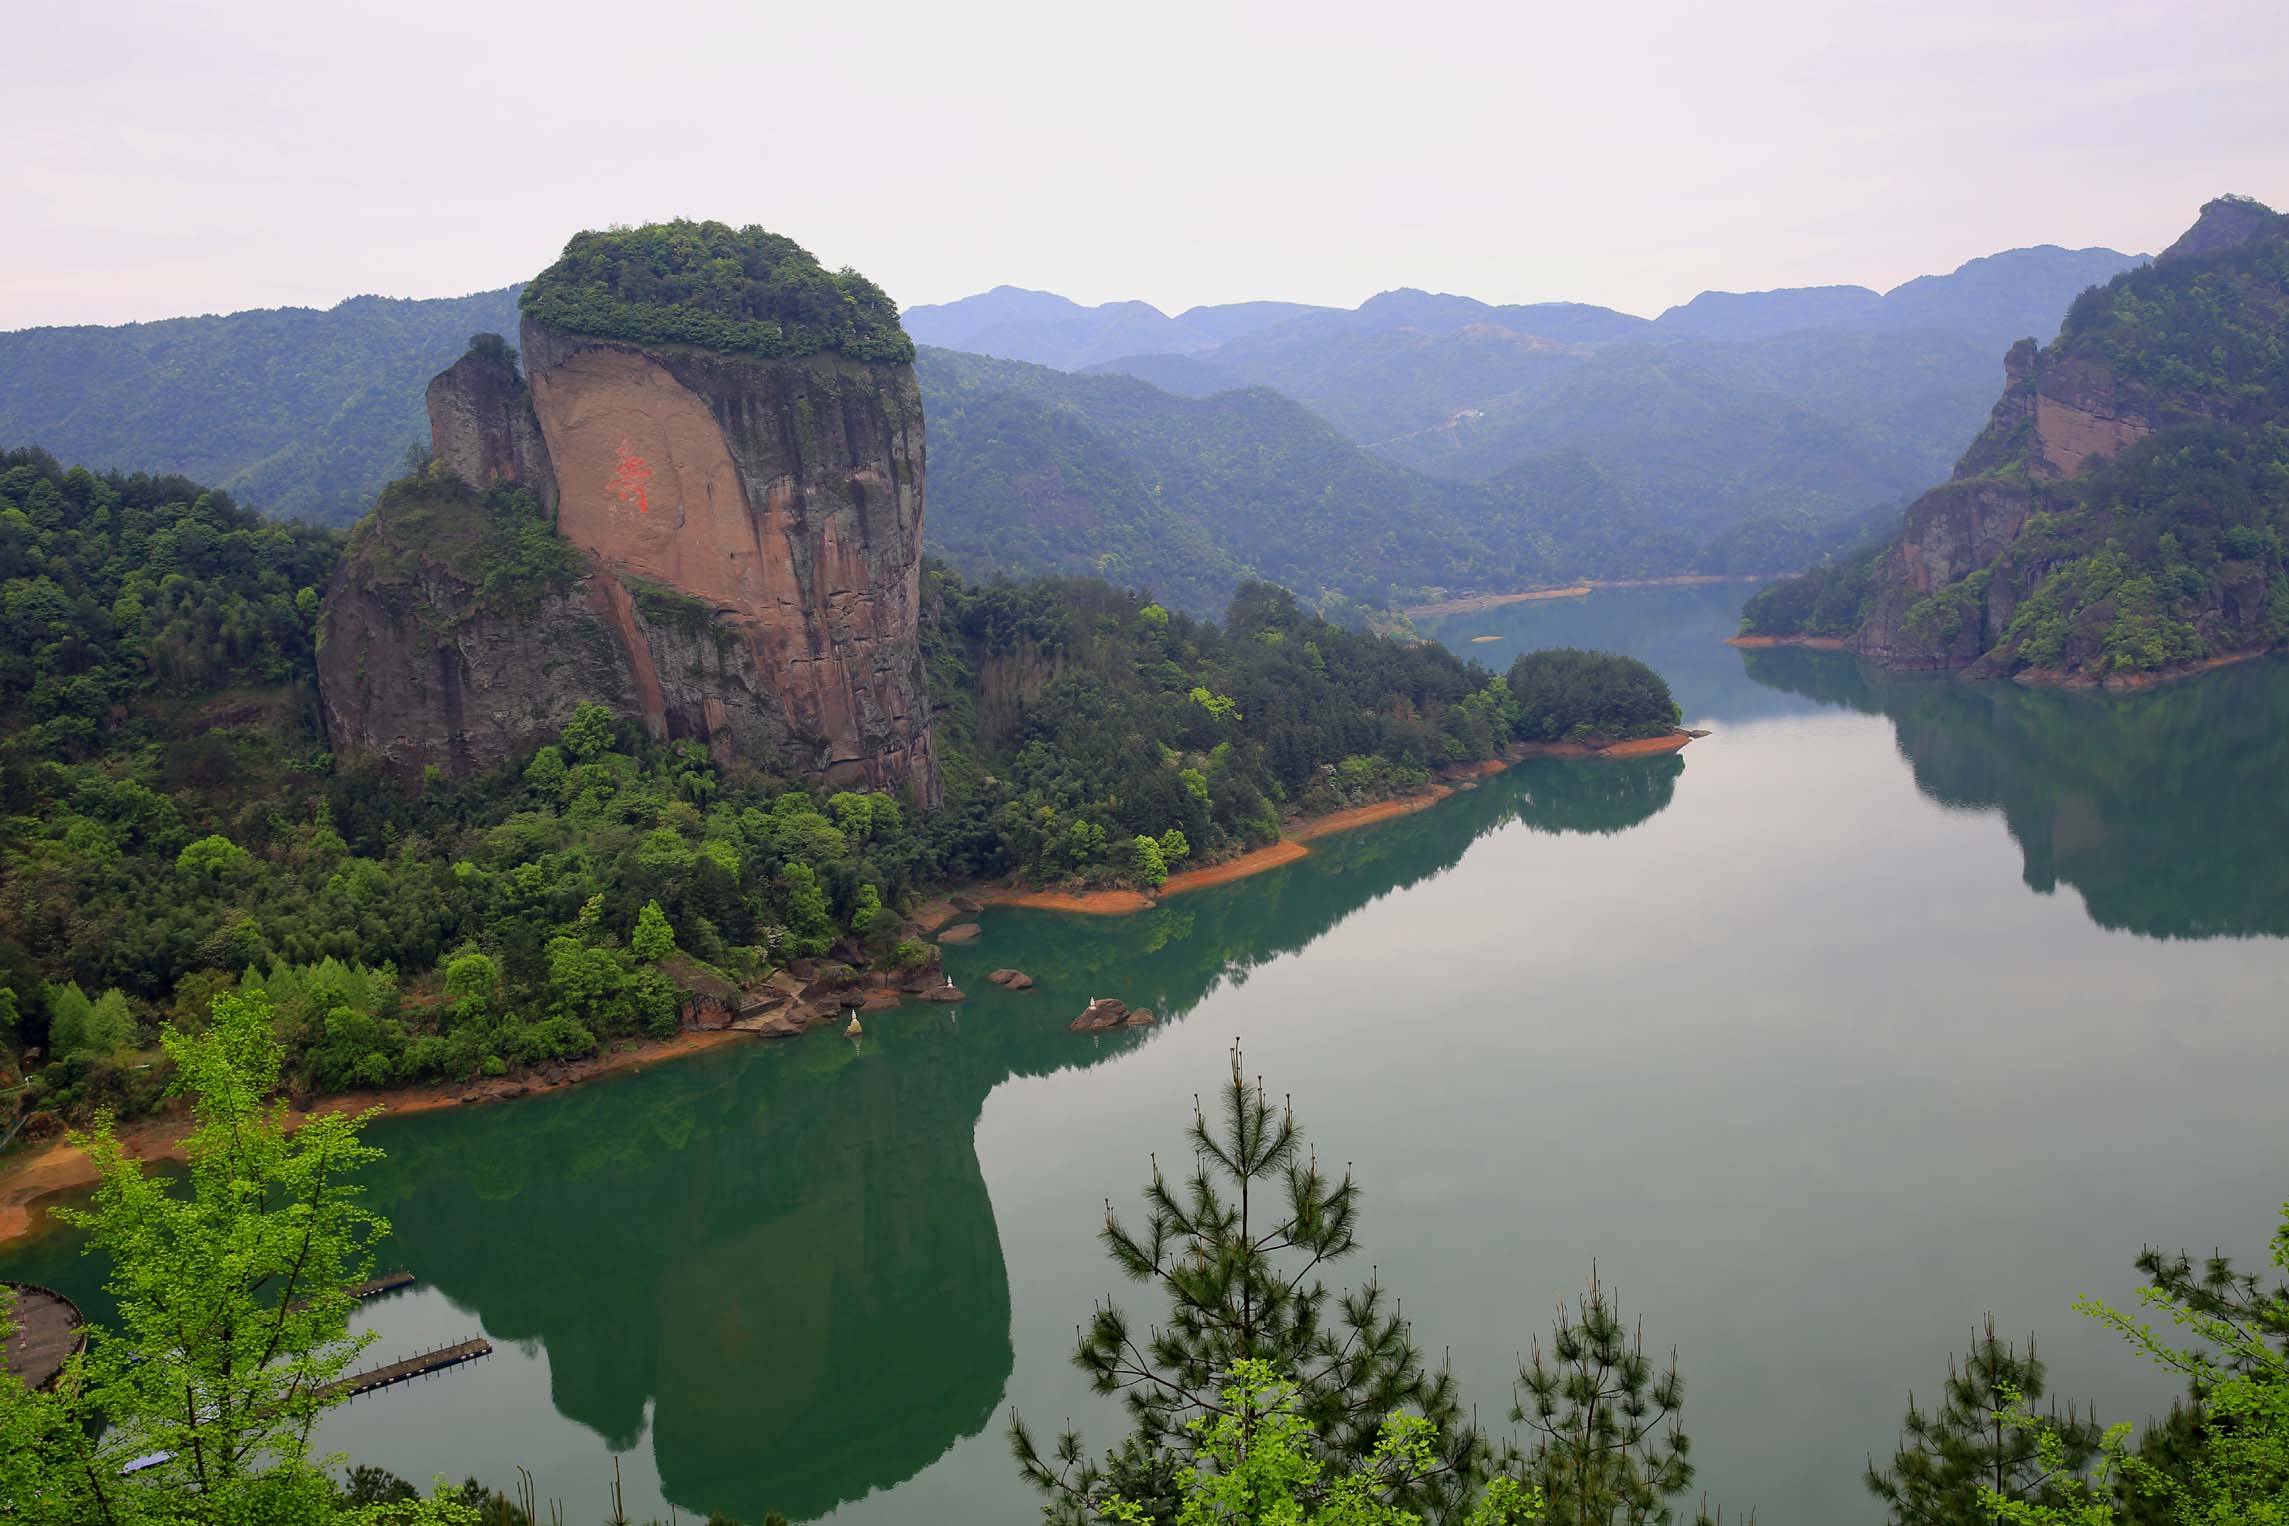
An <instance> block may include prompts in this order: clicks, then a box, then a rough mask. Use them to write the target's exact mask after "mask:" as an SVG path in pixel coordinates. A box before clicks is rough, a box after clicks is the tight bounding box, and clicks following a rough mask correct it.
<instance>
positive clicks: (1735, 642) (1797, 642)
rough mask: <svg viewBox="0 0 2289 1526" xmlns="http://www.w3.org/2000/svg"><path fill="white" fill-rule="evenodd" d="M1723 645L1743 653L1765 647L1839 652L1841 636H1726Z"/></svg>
mask: <svg viewBox="0 0 2289 1526" xmlns="http://www.w3.org/2000/svg"><path fill="white" fill-rule="evenodd" d="M1725 645H1727V646H1737V647H1740V648H1741V649H1742V650H1744V651H1751V652H1758V651H1763V650H1765V649H1766V648H1767V647H1776V646H1801V647H1804V648H1807V649H1808V650H1811V651H1815V652H1841V651H1842V650H1844V638H1843V637H1842V636H1728V637H1726V638H1725Z"/></svg>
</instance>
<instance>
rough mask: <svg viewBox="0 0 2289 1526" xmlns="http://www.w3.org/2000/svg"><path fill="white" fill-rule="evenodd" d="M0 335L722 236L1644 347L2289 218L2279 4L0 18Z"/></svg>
mask: <svg viewBox="0 0 2289 1526" xmlns="http://www.w3.org/2000/svg"><path fill="white" fill-rule="evenodd" d="M0 27H4V29H5V34H6V36H7V38H8V52H9V54H10V55H11V60H10V66H9V70H8V73H9V79H10V86H9V91H8V101H7V105H6V108H5V127H4V128H0V132H4V134H5V136H4V138H0V142H4V143H5V145H6V152H5V153H0V328H14V327H21V326H25V325H31V324H42V323H87V322H103V323H112V322H123V321H126V320H130V319H137V318H154V317H165V316H171V315H175V314H181V313H195V312H218V311H229V310H233V309H237V308H244V307H269V306H280V305H287V304H308V305H314V306H327V305H331V304H332V303H334V302H336V301H338V300H340V299H341V298H343V297H345V296H349V295H352V294H355V293H360V292H379V293H383V294H386V295H390V296H444V295H452V294H458V293H463V292H468V291H475V290H482V289H485V288H487V287H494V286H501V285H506V284H507V283H509V282H511V281H515V280H520V279H522V278H524V277H525V276H527V275H530V274H531V273H532V272H534V271H536V270H538V269H539V268H540V267H541V266H543V265H544V264H546V263H547V262H548V261H549V260H550V259H551V258H553V257H554V255H555V253H556V251H557V250H558V249H559V248H560V247H561V246H562V244H563V242H564V240H565V239H566V237H568V236H569V235H570V234H571V233H573V232H574V231H576V230H578V229H580V228H583V227H596V226H601V225H604V224H607V223H614V222H641V221H646V220H650V219H655V218H663V217H671V216H676V215H687V216H692V217H713V218H720V219H722V220H724V221H726V222H733V223H744V222H759V223H762V224H763V225H765V226H766V227H769V228H772V229H775V230H777V231H779V232H782V233H786V234H789V235H791V236H793V237H794V238H796V239H798V240H800V241H801V242H802V243H803V244H805V245H806V246H808V247H809V248H810V249H811V250H812V251H813V252H814V253H816V254H817V255H818V256H819V257H820V258H821V259H823V260H825V261H826V262H827V263H828V264H830V265H842V264H849V265H855V266H857V267H858V268H859V269H861V270H863V271H865V272H866V273H867V274H869V275H870V276H873V277H874V278H875V279H876V280H878V281H879V282H881V283H882V285H883V286H884V287H885V288H887V289H888V290H889V292H890V294H891V295H892V296H893V297H895V298H896V299H897V300H898V301H899V302H900V303H901V304H905V305H913V304H916V303H922V302H939V301H945V300H947V299H949V298H953V297H958V296H962V295H964V294H966V293H969V292H974V291H979V290H982V289H984V288H985V287H988V286H991V285H994V284H997V283H1000V282H1005V281H1006V282H1011V283H1014V284H1017V285H1022V286H1034V287H1043V288H1047V289H1050V290H1054V291H1060V292H1063V293H1065V294H1066V295H1068V296H1071V297H1074V298H1075V299H1077V300H1080V301H1084V302H1099V301H1106V300H1110V299H1115V298H1125V297H1140V298H1143V299H1144V300H1146V301H1149V302H1152V303H1154V304H1156V305H1157V306H1160V307H1162V308H1164V309H1166V310H1167V311H1170V312H1176V311H1178V310H1181V309H1182V308H1185V307H1188V306H1191V305H1192V304H1194V303H1201V302H1229V301H1237V300H1245V299H1249V298H1258V297H1283V298H1290V299H1296V300H1303V301H1313V302H1329V303H1339V304H1343V305H1350V304H1353V303H1356V302H1358V301H1360V300H1361V299H1363V298H1365V297H1367V296H1369V295H1371V294H1373V293H1374V292H1376V291H1379V290H1383V289H1386V288H1389V287H1393V286H1400V285H1408V286H1422V287H1428V288H1431V289H1434V290H1447V291H1458V292H1466V293H1469V294H1471V295H1473V296H1478V297H1482V298H1485V299H1487V300H1489V301H1497V302H1527V301H1542V300H1550V299H1573V300H1579V301H1590V302H1602V303H1606V304H1609V305H1611V306H1615V307H1620V308H1624V309H1627V310H1630V311H1635V312H1641V313H1653V312H1657V311H1659V310H1660V309H1661V308H1663V307H1665V306H1668V305H1669V304H1671V303H1674V302H1681V301H1684V300H1685V299H1687V298H1688V297H1690V296H1692V295H1693V294H1694V293H1695V292H1697V291H1700V290H1703V289H1705V288H1718V289H1732V290H1739V289H1758V288H1764V287H1771V286H1792V285H1805V284H1814V283H1821V282H1841V281H1851V282H1858V283H1862V284H1866V285H1873V286H1877V287H1879V288H1881V287H1884V286H1889V285H1892V284H1895V283H1896V282H1898V281H1901V280H1904V279H1906V278H1908V277H1910V276H1914V275H1919V274H1923V273H1925V272H1929V271H1938V270H1948V269H1952V268H1953V267H1954V266H1956V265H1957V264H1959V263H1961V262H1962V261H1963V260H1965V259H1967V258H1969V257H1971V256H1973V255H1977V254H1983V253H1989V252H1992V251H1994V250H1997V249H2004V248H2010V247H2013V246H2016V245H2023V244H2034V243H2058V244H2068V245H2088V244H2105V245H2110V246H2112V247H2114V248H2117V249H2123V250H2148V251H2151V250H2158V249H2160V248H2161V247H2162V246H2163V245H2164V244H2166V243H2168V242H2169V241H2170V239H2171V238H2173V237H2174V236H2175V235H2176V234H2177V233H2178V232H2179V231H2180V229H2181V228H2182V227H2183V226H2184V225H2185V224H2186V223H2188V222H2190V221H2191V220H2192V217H2193V214H2194V211H2195V209H2196V208H2197V207H2198V206H2199V204H2200V203H2201V202H2202V201H2204V200H2206V199H2208V198H2209V197H2210V196H2212V195H2214V194H2216V193H2218V192H2221V191H2229V190H2230V191H2241V192H2245V193H2248V194H2251V195H2256V196H2259V197H2262V198H2264V199H2266V200H2268V201H2270V202H2272V203H2273V204H2274V205H2276V206H2283V205H2289V88H2285V86H2284V81H2285V80H2289V5H2285V4H2283V3H2282V0H2175V3H2166V0H2153V3H2138V4H2128V3H2121V0H1926V3H1922V4H1899V3H1897V0H1892V3H1886V4H1883V5H1880V6H1878V5H1869V4H1857V3H1850V0H1727V3H1722V4H1683V3H1663V0H1621V3H1616V0H1580V3H1573V4H1566V5H1549V4H1541V3H1528V0H1517V3H1510V4H1484V5H1478V4H1472V5H1457V4H1448V5H1420V4H1414V5H1409V4H1392V3H1389V0H1381V3H1374V4H1352V3H1349V0H1310V3H1295V4H1289V3H1282V4H1260V5H1204V4H1192V3H1184V0H1176V3H1164V4H1160V5H1154V6H1145V5H1137V4H1126V5H1088V4H1075V3H1072V0H1064V3H1057V4H1031V3H1027V4H995V3H992V0H983V3H978V0H973V3H969V4H956V3H948V0H933V3H927V4H905V3H892V0H805V3H802V4H794V5H790V4H783V3H779V0H762V3H733V0H641V3H631V0H614V3H611V4H599V3H592V0H552V3H547V4H528V3H523V0H516V3H495V0H459V3H454V4H436V3H431V0H387V3H367V0H360V3H345V0H276V3H274V0H242V3H229V4H213V3H201V0H164V3H152V0H107V3H103V4H77V5H71V4H66V5H36V4H34V3H33V0H0Z"/></svg>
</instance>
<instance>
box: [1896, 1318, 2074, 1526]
mask: <svg viewBox="0 0 2289 1526" xmlns="http://www.w3.org/2000/svg"><path fill="white" fill-rule="evenodd" d="M2045 1377H2046V1375H2045V1372H2044V1368H2043V1364H2042V1362H2041V1361H2040V1360H2039V1359H2038V1358H2037V1357H2036V1355H2035V1341H2034V1337H2033V1336H2029V1337H2028V1338H2027V1350H2026V1354H2025V1355H2024V1356H2021V1355H2020V1354H2019V1351H2018V1349H2017V1348H2016V1347H2015V1346H2013V1345H2011V1344H2010V1343H2009V1342H2007V1341H2004V1340H2002V1339H2001V1338H2000V1337H1998V1336H1997V1335H1996V1334H1995V1321H1994V1318H1993V1316H1989V1317H1988V1319H1987V1321H1986V1323H1985V1325H1984V1327H1983V1328H1982V1329H1981V1331H1980V1333H1979V1335H1978V1337H1977V1338H1976V1339H1975V1340H1973V1342H1972V1343H1971V1350H1970V1353H1969V1354H1968V1355H1967V1356H1966V1357H1965V1358H1964V1360H1963V1363H1962V1365H1961V1366H1960V1367H1958V1366H1957V1365H1956V1363H1955V1362H1954V1360H1953V1359H1952V1358H1951V1359H1950V1360H1949V1362H1948V1366H1947V1382H1946V1384H1945V1386H1944V1387H1943V1388H1942V1389H1941V1391H1940V1407H1939V1408H1938V1410H1936V1411H1931V1412H1927V1411H1925V1410H1924V1409H1922V1408H1921V1407H1919V1406H1918V1405H1917V1404H1916V1402H1915V1399H1914V1396H1913V1395H1910V1396H1909V1398H1908V1410H1907V1419H1906V1421H1905V1423H1904V1426H1903V1429H1902V1434H1901V1437H1900V1446H1899V1450H1898V1451H1897V1452H1895V1453H1894V1454H1893V1456H1892V1460H1891V1463H1890V1465H1889V1466H1888V1467H1884V1468H1878V1467H1877V1466H1876V1465H1875V1463H1874V1462H1873V1461H1872V1460H1871V1461H1870V1463H1869V1464H1868V1473H1867V1484H1868V1490H1869V1492H1870V1493H1872V1494H1874V1495H1875V1496H1876V1498H1878V1499H1879V1500H1882V1501H1883V1502H1884V1506H1885V1519H1886V1520H1887V1521H1891V1522H1895V1523H1898V1526H1914V1523H1921V1522H1927V1521H1964V1522H1978V1521H1981V1520H1982V1519H1984V1518H1985V1517H1984V1515H1983V1514H1982V1512H1985V1511H1987V1510H1989V1509H1990V1507H1987V1506H1984V1505H1982V1504H1981V1500H1982V1499H1983V1498H1984V1497H1986V1496H1987V1495H1988V1494H1993V1495H1997V1496H2000V1497H2002V1498H2005V1499H2010V1500H2019V1501H2023V1502H2025V1503H2027V1504H2028V1505H2031V1506H2038V1507H2043V1508H2050V1507H2054V1506H2059V1505H2063V1504H2065V1503H2067V1502H2068V1501H2070V1500H2071V1499H2073V1498H2074V1496H2075V1493H2076V1491H2077V1488H2078V1485H2077V1483H2076V1480H2078V1479H2079V1478H2081V1477H2082V1475H2083V1474H2084V1473H2085V1471H2086V1470H2088V1469H2089V1468H2090V1466H2091V1465H2092V1463H2093V1462H2094V1461H2095V1460H2096V1459H2097V1457H2098V1455H2099V1450H2100V1443H2101V1441H2102V1440H2103V1436H2102V1433H2101V1431H2100V1429H2099V1426H2098V1422H2097V1421H2096V1420H2095V1419H2092V1418H2088V1417H2078V1416H2077V1415H2075V1414H2074V1413H2073V1412H2072V1411H2071V1410H2069V1411H2068V1412H2067V1413H2066V1414H2064V1415H2061V1414H2059V1413H2058V1412H2057V1411H2056V1409H2055V1408H2054V1409H2053V1410H2052V1411H2051V1412H2050V1413H2049V1414H2047V1415H2046V1416H2044V1418H2043V1420H2042V1422H2041V1424H2040V1425H2039V1426H2028V1425H2026V1424H2022V1423H2020V1422H2019V1421H2018V1420H2017V1419H2016V1418H2015V1417H2017V1416H2019V1415H2022V1414H2024V1413H2025V1412H2026V1407H2027V1406H2028V1405H2030V1404H2033V1403H2035V1402H2036V1401H2038V1400H2040V1399H2041V1398H2042V1397H2043V1392H2044V1384H2045ZM2045 1437H2048V1438H2049V1442H2048V1444H2045V1442H2044V1438H2045Z"/></svg>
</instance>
